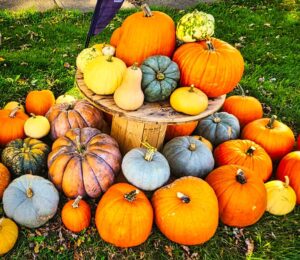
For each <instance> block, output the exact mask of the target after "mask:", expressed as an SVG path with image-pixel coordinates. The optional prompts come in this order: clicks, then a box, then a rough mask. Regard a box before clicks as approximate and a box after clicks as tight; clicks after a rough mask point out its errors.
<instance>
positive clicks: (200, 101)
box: [170, 85, 208, 115]
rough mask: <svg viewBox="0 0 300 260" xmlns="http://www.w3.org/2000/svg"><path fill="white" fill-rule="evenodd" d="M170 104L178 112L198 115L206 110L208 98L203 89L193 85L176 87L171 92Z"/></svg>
mask: <svg viewBox="0 0 300 260" xmlns="http://www.w3.org/2000/svg"><path fill="white" fill-rule="evenodd" d="M170 104H171V107H172V108H173V109H174V110H176V111H177V112H182V113H184V114H187V115H198V114H200V113H201V112H203V111H205V110H206V108H207V106H208V98H207V96H206V95H205V94H204V93H203V92H202V91H201V90H199V89H197V88H194V85H191V86H190V87H181V88H177V89H175V91H174V92H173V93H172V94H171V97H170Z"/></svg>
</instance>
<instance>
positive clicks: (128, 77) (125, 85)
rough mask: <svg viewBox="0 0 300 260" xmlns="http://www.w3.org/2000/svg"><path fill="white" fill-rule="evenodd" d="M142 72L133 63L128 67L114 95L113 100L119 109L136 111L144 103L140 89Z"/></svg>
mask: <svg viewBox="0 0 300 260" xmlns="http://www.w3.org/2000/svg"><path fill="white" fill-rule="evenodd" d="M141 82H142V71H141V69H140V68H139V67H138V66H137V63H134V64H133V65H132V66H131V67H128V68H127V70H126V72H125V76H124V79H123V81H122V84H121V85H120V87H118V88H117V89H116V91H115V93H114V100H115V102H116V104H117V106H118V107H119V108H122V109H124V110H136V109H138V108H140V107H141V106H142V105H143V103H144V93H143V91H142V88H141Z"/></svg>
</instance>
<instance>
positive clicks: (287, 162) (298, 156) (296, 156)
mask: <svg viewBox="0 0 300 260" xmlns="http://www.w3.org/2000/svg"><path fill="white" fill-rule="evenodd" d="M285 176H288V177H289V179H290V186H291V187H292V188H293V189H294V191H295V192H296V196H297V204H298V205H300V151H294V152H291V153H289V154H287V155H286V156H284V157H283V158H282V160H281V161H280V163H279V165H278V168H277V172H276V179H278V180H281V181H285Z"/></svg>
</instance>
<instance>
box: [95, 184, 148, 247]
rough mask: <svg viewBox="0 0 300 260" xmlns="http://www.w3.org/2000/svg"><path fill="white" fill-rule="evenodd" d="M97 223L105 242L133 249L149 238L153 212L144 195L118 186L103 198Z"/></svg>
mask: <svg viewBox="0 0 300 260" xmlns="http://www.w3.org/2000/svg"><path fill="white" fill-rule="evenodd" d="M95 222H96V226H97V229H98V232H99V234H100V236H101V238H102V239H103V240H104V241H106V242H108V243H111V244H113V245H115V246H118V247H133V246H137V245H140V244H142V243H144V242H145V241H146V240H147V238H148V237H149V235H150V232H151V229H152V223H153V209H152V206H151V203H150V202H149V200H148V199H147V197H146V195H145V194H144V193H143V192H142V191H140V190H138V189H137V188H136V187H134V186H132V185H130V184H128V183H118V184H115V185H113V186H111V187H110V188H109V189H108V191H107V192H106V193H105V194H104V195H103V197H102V198H101V200H100V202H99V204H98V207H97V210H96V216H95Z"/></svg>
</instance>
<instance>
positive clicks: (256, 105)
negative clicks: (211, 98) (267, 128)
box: [222, 84, 263, 127]
mask: <svg viewBox="0 0 300 260" xmlns="http://www.w3.org/2000/svg"><path fill="white" fill-rule="evenodd" d="M238 88H239V89H240V91H241V93H242V94H241V95H240V96H237V95H234V96H230V97H228V98H226V100H225V102H224V104H223V108H222V110H223V111H225V112H227V113H230V114H232V115H234V116H236V118H237V119H238V120H239V122H240V125H241V127H243V126H245V125H246V124H248V123H250V122H252V121H254V120H256V119H259V118H262V117H263V108H262V105H261V103H260V102H259V101H258V99H256V98H255V97H251V96H246V94H245V91H244V89H243V88H242V87H241V86H240V85H239V84H238Z"/></svg>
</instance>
